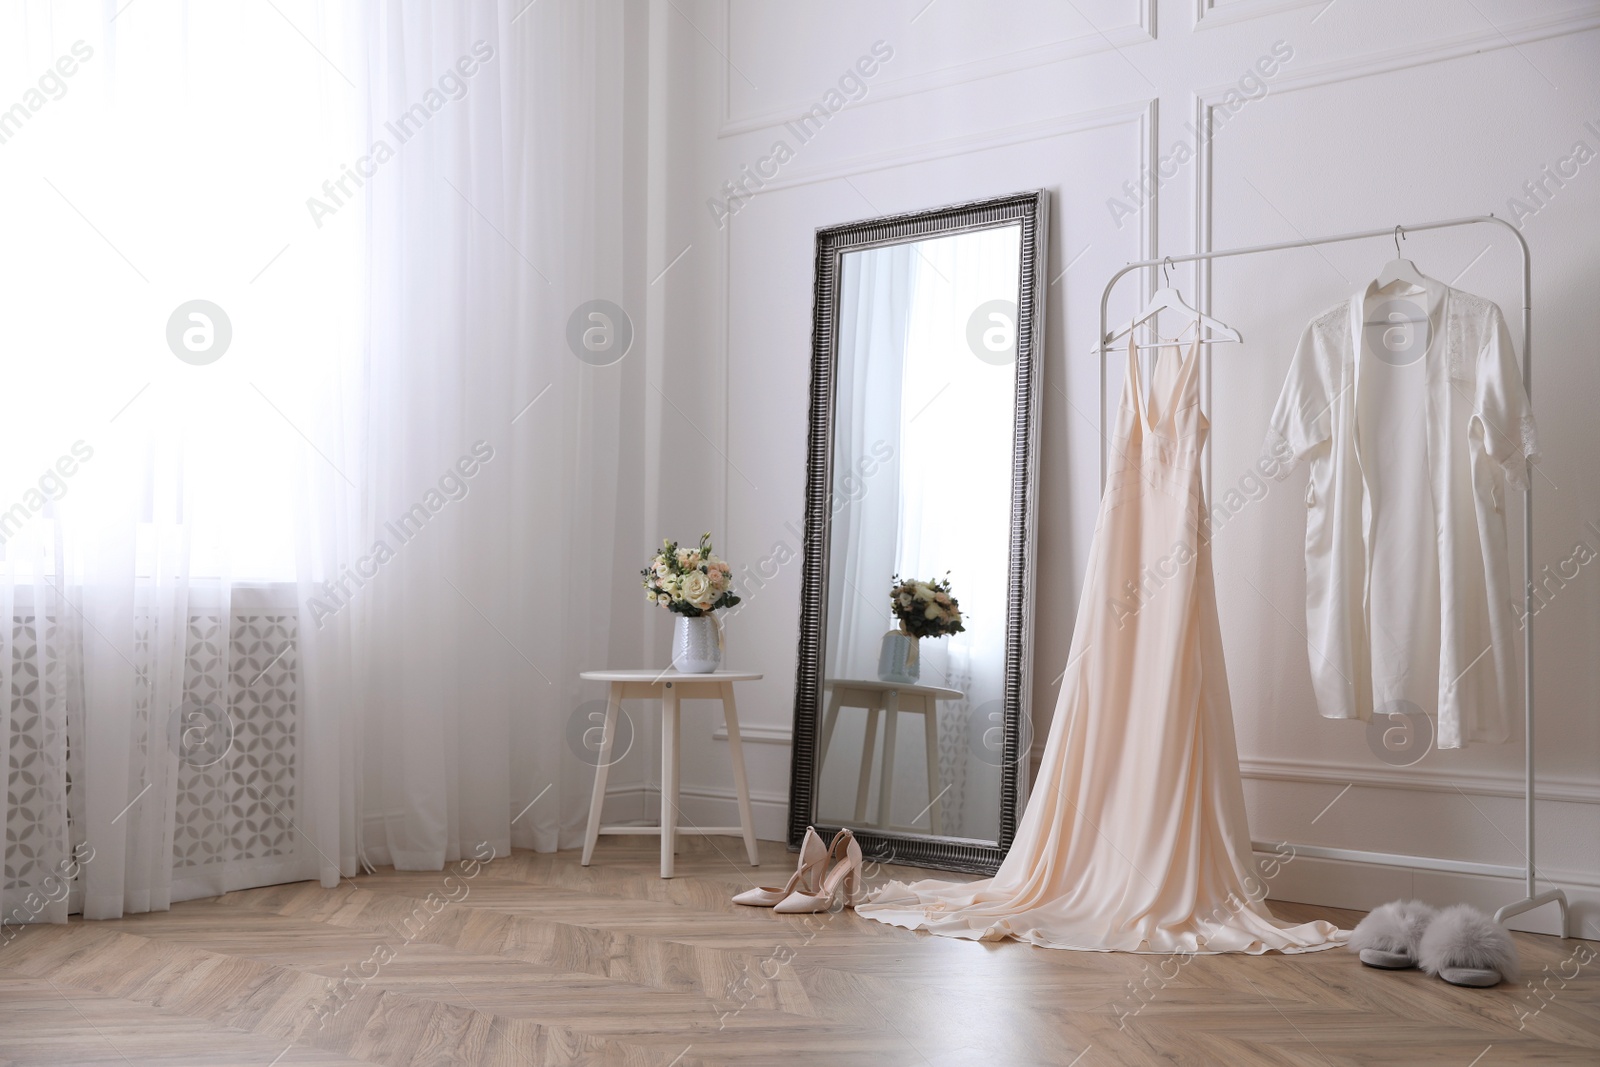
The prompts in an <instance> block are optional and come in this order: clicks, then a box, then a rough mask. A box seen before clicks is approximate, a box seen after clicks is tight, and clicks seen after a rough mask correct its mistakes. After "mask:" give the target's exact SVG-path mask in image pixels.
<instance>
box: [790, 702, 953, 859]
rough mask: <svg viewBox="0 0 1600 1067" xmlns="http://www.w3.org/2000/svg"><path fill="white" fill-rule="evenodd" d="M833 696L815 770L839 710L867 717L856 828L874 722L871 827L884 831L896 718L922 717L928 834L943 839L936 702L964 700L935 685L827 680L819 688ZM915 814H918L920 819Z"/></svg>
mask: <svg viewBox="0 0 1600 1067" xmlns="http://www.w3.org/2000/svg"><path fill="white" fill-rule="evenodd" d="M823 686H824V687H825V688H828V689H831V690H833V696H832V698H831V699H830V700H829V701H828V710H827V712H826V713H825V714H824V715H823V717H822V738H821V741H820V743H819V744H818V745H817V765H818V766H819V767H821V765H822V763H823V761H824V760H826V759H827V756H828V743H829V742H830V741H832V740H833V731H834V728H835V727H836V726H838V724H839V712H840V710H841V709H843V708H861V709H863V710H865V711H866V713H867V729H866V739H865V744H864V746H863V748H862V750H861V771H860V774H859V777H858V778H857V780H856V814H855V818H856V822H857V823H858V824H859V823H862V822H864V821H865V820H866V817H867V794H868V791H869V789H870V787H871V785H872V757H873V753H874V751H875V749H876V746H877V743H878V716H879V715H880V714H882V715H883V717H884V726H883V755H882V756H881V757H880V760H879V762H880V764H881V765H880V767H879V770H878V820H877V822H876V823H875V825H877V826H880V827H882V828H883V829H885V830H887V829H889V801H890V798H891V797H892V796H893V793H894V754H895V735H896V733H897V732H898V726H899V721H900V715H901V714H902V713H907V714H913V715H921V716H922V730H923V733H922V736H923V746H924V748H925V749H926V750H927V758H928V806H927V807H926V808H924V809H923V811H926V812H927V813H928V822H929V828H930V830H931V831H932V832H933V833H936V834H942V833H944V818H943V816H942V815H941V813H940V808H941V807H942V805H941V804H940V800H941V798H943V796H944V794H945V790H943V789H941V788H939V785H938V782H939V712H938V702H939V701H941V700H960V699H962V698H963V697H965V696H966V694H965V693H963V692H962V691H961V690H959V689H946V688H944V687H943V686H938V685H916V684H907V683H905V682H884V681H879V680H878V679H876V678H870V679H869V678H829V679H826V680H825V681H824V682H823ZM920 815H921V812H919V813H918V816H919V817H920Z"/></svg>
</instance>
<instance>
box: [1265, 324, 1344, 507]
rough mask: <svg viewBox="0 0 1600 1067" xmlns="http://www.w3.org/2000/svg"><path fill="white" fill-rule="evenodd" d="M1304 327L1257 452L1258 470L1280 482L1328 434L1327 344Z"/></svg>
mask: <svg viewBox="0 0 1600 1067" xmlns="http://www.w3.org/2000/svg"><path fill="white" fill-rule="evenodd" d="M1316 327H1317V323H1316V322H1313V323H1311V325H1309V326H1307V327H1306V329H1305V332H1304V333H1303V334H1301V335H1300V344H1299V346H1298V347H1296V349H1295V352H1294V359H1293V360H1291V361H1290V363H1289V376H1288V377H1287V378H1286V379H1284V383H1283V392H1281V393H1279V394H1278V404H1277V406H1276V407H1275V408H1274V409H1273V411H1272V418H1271V420H1270V421H1269V422H1268V423H1267V439H1266V442H1265V443H1264V444H1263V445H1262V450H1261V468H1260V469H1261V470H1262V472H1263V473H1264V474H1267V475H1268V476H1269V477H1271V478H1273V479H1274V480H1276V481H1282V480H1283V479H1284V478H1287V477H1288V476H1289V472H1290V471H1292V470H1294V468H1295V467H1296V466H1298V465H1299V463H1300V461H1301V460H1302V459H1304V458H1305V457H1306V454H1307V453H1309V452H1311V451H1312V450H1313V449H1315V448H1316V447H1317V446H1318V445H1320V444H1322V443H1323V442H1324V441H1326V440H1328V438H1329V437H1330V436H1331V435H1332V427H1333V415H1332V412H1331V410H1330V409H1331V408H1332V407H1333V397H1334V394H1333V376H1332V360H1330V359H1329V358H1328V352H1327V351H1326V345H1327V341H1326V338H1324V337H1323V336H1322V335H1321V333H1320V332H1319V331H1318V330H1317V328H1316Z"/></svg>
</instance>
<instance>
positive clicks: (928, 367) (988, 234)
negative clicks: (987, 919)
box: [895, 227, 1021, 835]
mask: <svg viewBox="0 0 1600 1067" xmlns="http://www.w3.org/2000/svg"><path fill="white" fill-rule="evenodd" d="M1020 242H1021V231H1020V229H1019V228H1017V227H1001V228H998V229H992V230H981V231H978V232H976V233H969V234H962V235H960V236H958V237H949V238H943V239H940V240H936V241H926V242H924V243H923V244H922V246H921V249H922V255H923V257H924V262H925V263H926V268H925V269H923V270H921V271H919V272H918V275H917V286H916V290H915V293H914V295H913V298H912V303H911V313H910V321H911V330H910V337H909V338H908V340H907V343H906V351H907V357H906V361H905V376H904V378H903V379H902V387H903V389H904V395H903V396H902V398H901V400H900V403H901V404H902V405H903V406H904V407H905V409H906V410H908V411H913V412H917V413H918V414H917V416H916V417H915V418H913V419H910V420H908V421H907V423H906V425H905V427H904V430H903V432H902V436H901V442H902V448H903V450H904V455H903V459H902V473H903V476H902V479H901V487H902V488H901V494H900V497H899V500H898V503H899V533H898V538H897V544H898V557H897V558H896V560H895V566H896V569H898V570H899V572H900V573H901V574H902V575H907V576H915V577H918V578H939V577H943V576H944V575H945V573H946V572H947V571H948V572H949V578H950V583H951V587H952V592H953V593H954V595H955V597H956V599H957V600H958V601H959V602H960V604H961V612H962V616H963V622H964V625H965V627H966V629H965V630H964V631H963V632H962V633H958V634H952V635H950V636H949V637H944V638H940V639H939V640H937V641H923V642H921V645H922V648H921V656H922V678H923V680H924V681H927V682H930V683H932V684H935V685H946V686H949V687H951V688H953V689H960V690H961V691H962V692H964V693H966V694H967V696H966V699H965V700H963V701H960V702H954V703H946V704H943V705H942V706H941V708H940V714H941V717H942V718H941V724H940V735H941V747H942V748H943V750H944V751H943V752H942V753H941V761H942V762H943V763H944V764H945V767H944V771H943V774H944V777H945V780H946V781H947V783H949V784H950V785H951V791H950V794H949V796H948V798H947V806H946V809H945V810H946V812H947V813H949V814H947V818H952V819H953V821H954V822H956V823H958V824H959V825H964V826H966V827H967V828H968V832H971V833H973V834H975V835H976V834H979V833H985V832H988V829H989V828H990V827H993V826H995V825H997V824H998V820H999V806H998V801H999V793H1000V791H999V779H1000V776H999V768H998V766H997V762H998V761H997V759H996V757H995V756H994V755H993V754H990V753H986V755H987V758H980V757H979V755H978V753H979V752H982V751H984V750H983V749H981V748H980V747H979V746H974V745H973V744H972V743H971V742H972V734H973V732H974V731H977V732H981V731H983V730H984V729H986V728H987V727H986V723H991V722H992V723H993V724H995V725H996V726H997V725H998V724H999V722H1000V719H999V717H998V713H999V711H1000V708H1001V705H1002V701H1003V697H1004V694H1005V637H1006V578H1007V566H1008V564H1009V553H1008V551H1007V545H1008V544H1009V539H1010V531H1011V482H1010V478H1009V476H1008V475H1009V472H1010V470H1011V449H1012V430H1013V426H1014V423H1015V411H1016V368H1015V365H1014V364H1004V365H1000V366H996V365H995V364H993V363H991V362H988V361H986V360H981V359H978V358H977V357H976V356H975V355H974V354H973V350H972V349H971V347H970V346H969V345H970V342H969V339H968V333H967V326H968V318H969V316H971V315H972V314H973V309H975V308H980V307H982V306H983V305H985V304H987V303H989V302H990V301H995V300H1007V301H1012V302H1015V300H1016V296H1017V263H1018V261H1019V259H1018V257H1019V255H1020V250H1021V246H1020ZM997 325H998V324H997ZM1013 327H1014V324H1013ZM951 486H959V487H960V491H959V493H954V494H953V493H952V492H951V491H950V487H951ZM974 715H976V716H978V717H979V720H980V721H979V722H977V723H975V724H974V723H971V722H970V721H969V720H970V718H971V717H972V716H974ZM991 716H992V718H991ZM947 727H952V728H947Z"/></svg>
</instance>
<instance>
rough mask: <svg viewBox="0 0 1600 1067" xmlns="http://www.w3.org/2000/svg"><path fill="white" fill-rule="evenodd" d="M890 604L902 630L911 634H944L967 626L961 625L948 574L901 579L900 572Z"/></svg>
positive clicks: (955, 631) (959, 611)
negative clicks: (926, 579) (927, 579)
mask: <svg viewBox="0 0 1600 1067" xmlns="http://www.w3.org/2000/svg"><path fill="white" fill-rule="evenodd" d="M889 603H890V607H891V608H892V610H893V611H894V615H895V618H897V619H899V620H900V629H902V630H904V631H905V632H906V633H908V634H910V635H911V636H912V637H945V636H947V635H949V634H958V633H961V632H962V631H963V630H965V629H966V627H965V626H963V625H962V624H961V605H960V604H959V603H957V602H956V598H955V597H953V596H951V595H950V579H949V577H944V578H936V579H931V580H929V581H919V580H917V579H915V578H908V579H906V580H905V581H901V580H900V576H899V575H898V574H897V575H895V576H894V587H893V588H892V589H890V590H889Z"/></svg>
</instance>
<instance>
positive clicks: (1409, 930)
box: [1349, 900, 1439, 970]
mask: <svg viewBox="0 0 1600 1067" xmlns="http://www.w3.org/2000/svg"><path fill="white" fill-rule="evenodd" d="M1438 914H1439V913H1438V912H1437V911H1435V910H1434V909H1433V908H1431V907H1429V906H1428V905H1427V904H1424V903H1423V902H1422V901H1420V900H1395V901H1391V902H1390V903H1388V904H1384V905H1381V906H1379V907H1376V908H1374V909H1372V911H1371V913H1370V914H1368V915H1367V917H1366V918H1365V919H1362V920H1361V921H1360V922H1359V923H1357V924H1356V928H1355V930H1353V931H1352V932H1351V934H1350V941H1349V947H1350V951H1351V952H1355V953H1358V954H1359V955H1360V956H1361V962H1362V963H1365V964H1366V965H1367V966H1368V967H1383V968H1385V969H1387V970H1404V969H1405V968H1407V967H1415V966H1416V965H1417V947H1418V946H1419V945H1420V944H1421V943H1422V937H1423V934H1424V933H1425V932H1426V931H1427V929H1428V926H1429V924H1430V923H1432V922H1433V921H1434V919H1435V918H1436V917H1437V916H1438Z"/></svg>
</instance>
